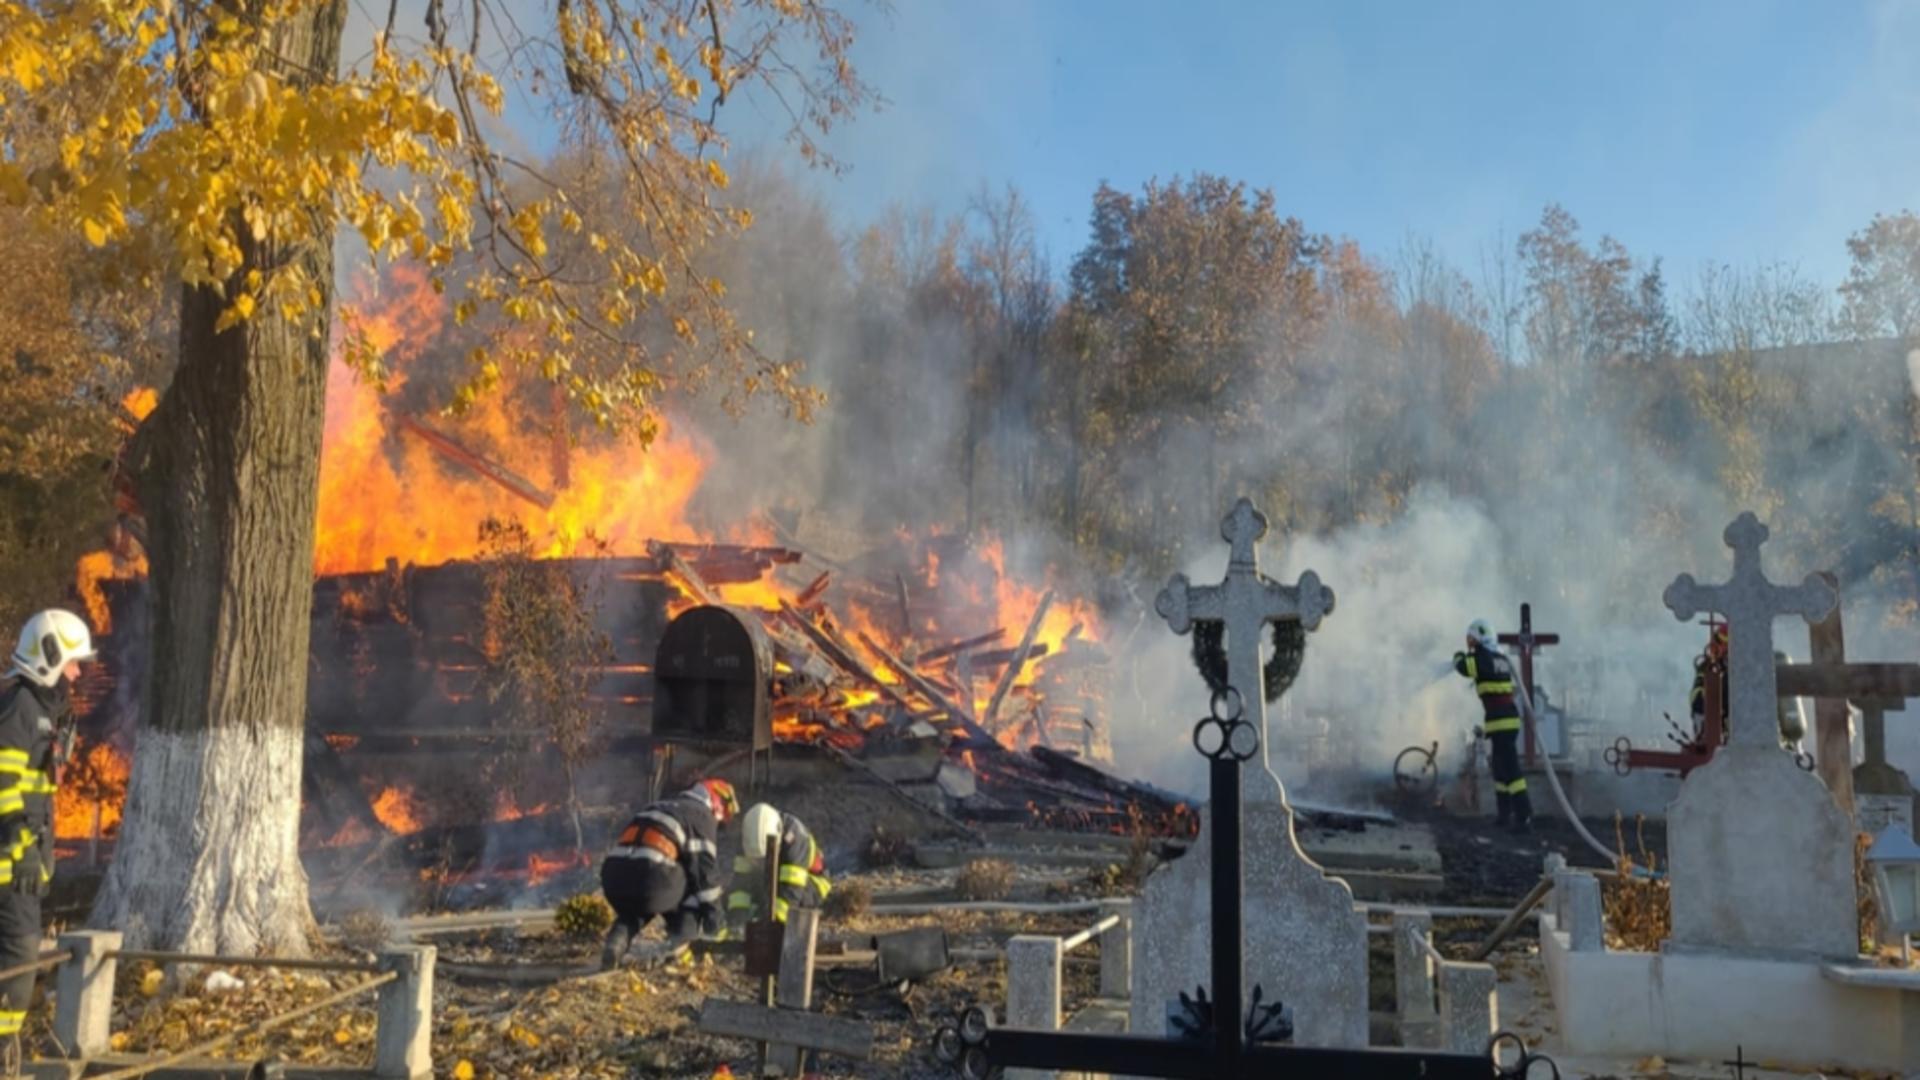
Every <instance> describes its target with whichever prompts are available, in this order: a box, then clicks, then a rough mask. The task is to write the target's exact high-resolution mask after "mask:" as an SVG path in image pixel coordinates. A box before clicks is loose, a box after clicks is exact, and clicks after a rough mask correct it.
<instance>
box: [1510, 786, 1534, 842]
mask: <svg viewBox="0 0 1920 1080" xmlns="http://www.w3.org/2000/svg"><path fill="white" fill-rule="evenodd" d="M1513 831H1514V835H1516V836H1525V835H1526V834H1528V833H1530V832H1532V831H1533V801H1532V800H1531V799H1528V798H1527V793H1526V792H1524V791H1522V792H1520V793H1519V794H1517V795H1515V796H1513Z"/></svg>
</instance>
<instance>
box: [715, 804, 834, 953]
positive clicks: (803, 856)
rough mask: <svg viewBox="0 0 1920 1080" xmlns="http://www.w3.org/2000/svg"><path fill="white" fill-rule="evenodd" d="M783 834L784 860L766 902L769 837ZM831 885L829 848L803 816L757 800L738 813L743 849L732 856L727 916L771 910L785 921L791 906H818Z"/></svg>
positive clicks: (741, 917)
mask: <svg viewBox="0 0 1920 1080" xmlns="http://www.w3.org/2000/svg"><path fill="white" fill-rule="evenodd" d="M775 837H778V838H779V840H780V865H779V869H778V870H777V871H776V872H775V874H776V880H777V882H778V884H779V888H778V889H777V890H775V892H774V896H773V903H772V905H771V906H770V907H769V906H768V905H765V904H763V903H762V895H763V893H764V891H765V879H766V873H767V864H766V852H767V842H768V841H769V840H772V839H774V838H775ZM832 890H833V885H832V884H831V883H830V882H828V881H827V859H826V853H825V852H824V851H822V850H821V849H820V845H819V843H818V842H816V841H815V840H814V838H813V834H812V833H810V832H808V831H807V827H806V825H805V824H804V823H802V822H801V820H800V819H799V818H797V817H795V816H793V815H792V814H787V813H782V812H781V811H780V810H777V809H775V808H774V807H772V806H769V805H767V804H766V803H759V804H757V805H755V806H754V807H753V808H751V809H749V810H748V811H747V812H746V813H745V814H744V815H742V816H741V818H740V854H738V855H736V856H734V859H733V891H732V892H730V893H728V894H727V921H728V922H729V923H731V924H733V925H734V926H736V927H739V926H744V925H746V924H747V923H748V922H751V921H752V920H753V919H754V918H755V917H757V916H761V915H763V914H765V913H768V912H769V911H770V913H771V914H772V916H773V920H774V921H775V922H781V923H784V922H786V921H787V912H788V911H789V910H791V909H792V908H796V907H798V908H817V907H819V906H820V905H821V903H823V902H824V901H825V900H826V898H827V894H828V893H829V892H831V891H832Z"/></svg>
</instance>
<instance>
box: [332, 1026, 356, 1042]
mask: <svg viewBox="0 0 1920 1080" xmlns="http://www.w3.org/2000/svg"><path fill="white" fill-rule="evenodd" d="M333 1041H334V1044H335V1045H337V1046H345V1045H347V1044H348V1043H350V1042H352V1041H353V1032H351V1031H348V1030H347V1029H346V1028H341V1029H340V1030H338V1031H336V1032H334V1033H333Z"/></svg>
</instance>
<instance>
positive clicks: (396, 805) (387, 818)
mask: <svg viewBox="0 0 1920 1080" xmlns="http://www.w3.org/2000/svg"><path fill="white" fill-rule="evenodd" d="M373 816H374V817H377V818H379V819H380V824H382V825H385V826H386V827H387V828H388V829H390V830H392V831H393V832H394V833H396V834H397V835H400V836H405V835H407V834H408V833H417V832H419V831H420V830H421V829H422V828H423V827H424V826H422V824H421V822H420V808H419V806H418V804H416V803H415V802H414V799H413V789H412V788H401V787H390V788H387V789H386V790H384V791H382V792H381V793H380V794H378V795H376V796H374V797H373Z"/></svg>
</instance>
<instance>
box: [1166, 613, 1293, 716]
mask: <svg viewBox="0 0 1920 1080" xmlns="http://www.w3.org/2000/svg"><path fill="white" fill-rule="evenodd" d="M1270 625H1271V626H1272V627H1273V631H1272V634H1273V655H1272V656H1270V657H1268V658H1267V662H1266V664H1264V665H1263V666H1262V667H1261V669H1260V674H1261V676H1262V682H1263V685H1264V687H1265V696H1266V699H1267V704H1269V705H1271V704H1273V703H1274V702H1276V701H1279V700H1280V695H1281V694H1284V693H1286V692H1287V688H1288V687H1290V686H1292V685H1293V680H1294V679H1295V678H1297V677H1299V675H1300V662H1301V661H1302V660H1304V659H1305V658H1306V655H1307V632H1306V630H1305V629H1304V628H1303V627H1301V625H1300V622H1299V620H1297V619H1284V620H1282V621H1280V622H1276V623H1272V624H1270ZM1226 631H1227V624H1226V623H1224V622H1221V621H1219V620H1217V619H1196V620H1194V623H1193V666H1194V667H1196V668H1199V669H1200V677H1201V678H1202V679H1205V680H1206V681H1207V689H1209V690H1211V691H1213V692H1214V693H1216V694H1222V693H1225V692H1226V691H1227V689H1228V687H1229V684H1228V682H1227V648H1226V637H1227V633H1226Z"/></svg>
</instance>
